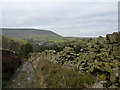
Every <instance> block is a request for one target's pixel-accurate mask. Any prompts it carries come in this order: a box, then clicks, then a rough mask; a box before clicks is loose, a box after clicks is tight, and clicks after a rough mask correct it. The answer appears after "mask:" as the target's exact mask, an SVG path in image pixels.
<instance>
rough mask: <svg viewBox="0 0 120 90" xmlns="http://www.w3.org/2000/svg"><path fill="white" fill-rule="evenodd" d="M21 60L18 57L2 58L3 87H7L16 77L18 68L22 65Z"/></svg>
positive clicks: (5, 56)
mask: <svg viewBox="0 0 120 90" xmlns="http://www.w3.org/2000/svg"><path fill="white" fill-rule="evenodd" d="M21 63H22V62H21V60H20V59H19V58H18V57H16V56H8V55H4V56H2V83H3V84H2V85H3V87H4V86H6V84H7V82H8V81H9V80H10V79H11V77H12V76H13V75H14V73H15V71H16V70H17V68H18V67H19V66H20V65H21Z"/></svg>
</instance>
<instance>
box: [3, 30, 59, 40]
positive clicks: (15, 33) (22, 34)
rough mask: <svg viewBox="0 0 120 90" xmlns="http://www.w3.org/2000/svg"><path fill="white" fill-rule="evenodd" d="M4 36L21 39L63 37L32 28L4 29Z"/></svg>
mask: <svg viewBox="0 0 120 90" xmlns="http://www.w3.org/2000/svg"><path fill="white" fill-rule="evenodd" d="M2 34H3V35H5V36H12V37H17V38H21V39H38V38H54V37H61V36H60V35H58V34H56V33H54V32H52V31H49V30H42V29H32V28H2Z"/></svg>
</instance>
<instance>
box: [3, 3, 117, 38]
mask: <svg viewBox="0 0 120 90" xmlns="http://www.w3.org/2000/svg"><path fill="white" fill-rule="evenodd" d="M2 17H3V27H36V28H43V29H50V30H53V31H55V32H57V33H59V34H62V35H63V36H81V35H84V36H90V35H91V36H95V35H96V36H98V35H104V34H106V33H109V32H110V33H111V32H113V31H117V30H116V29H117V19H118V18H117V3H110V2H105V3H95V2H92V3H88V2H87V3H81V2H73V3H65V2H61V3H5V4H4V5H3V14H2ZM93 31H94V33H93ZM76 32H78V33H76Z"/></svg>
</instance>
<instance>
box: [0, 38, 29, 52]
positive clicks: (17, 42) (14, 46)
mask: <svg viewBox="0 0 120 90" xmlns="http://www.w3.org/2000/svg"><path fill="white" fill-rule="evenodd" d="M26 42H27V41H25V40H22V39H18V38H13V37H8V36H2V48H4V49H9V50H13V51H16V53H18V52H19V50H20V46H21V45H22V44H24V43H26Z"/></svg>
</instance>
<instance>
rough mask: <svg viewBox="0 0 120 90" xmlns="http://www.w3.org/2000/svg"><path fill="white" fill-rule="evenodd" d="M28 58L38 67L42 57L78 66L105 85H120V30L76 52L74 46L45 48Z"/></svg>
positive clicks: (82, 71)
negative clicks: (54, 49)
mask: <svg viewBox="0 0 120 90" xmlns="http://www.w3.org/2000/svg"><path fill="white" fill-rule="evenodd" d="M30 56H31V58H29V59H28V61H29V62H31V63H32V64H33V66H34V68H35V67H37V64H38V62H39V61H40V59H44V60H47V61H49V62H52V63H58V64H60V65H64V66H71V67H77V68H78V69H79V72H81V73H90V74H93V75H95V76H97V78H98V82H101V81H103V82H104V83H102V84H103V85H104V87H119V86H120V78H119V77H120V76H119V67H120V63H119V62H120V32H114V33H113V34H107V35H106V37H101V36H100V37H99V38H97V39H96V40H95V41H94V42H93V43H88V44H87V46H86V47H85V48H83V49H81V50H80V52H79V53H75V51H74V49H73V48H72V47H65V48H64V49H63V51H61V52H56V51H53V50H45V51H44V52H42V53H37V54H36V53H31V55H30Z"/></svg>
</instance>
